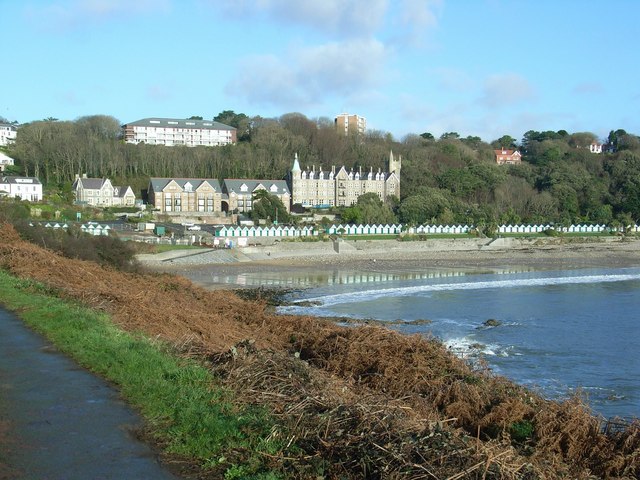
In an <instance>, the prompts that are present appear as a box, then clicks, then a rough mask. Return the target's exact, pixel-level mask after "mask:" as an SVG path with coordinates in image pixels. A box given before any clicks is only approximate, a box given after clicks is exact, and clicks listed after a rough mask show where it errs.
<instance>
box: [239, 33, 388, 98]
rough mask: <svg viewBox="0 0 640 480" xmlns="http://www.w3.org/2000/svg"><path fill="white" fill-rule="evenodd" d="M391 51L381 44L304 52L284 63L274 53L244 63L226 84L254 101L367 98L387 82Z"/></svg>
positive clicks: (365, 42)
mask: <svg viewBox="0 0 640 480" xmlns="http://www.w3.org/2000/svg"><path fill="white" fill-rule="evenodd" d="M386 56H387V52H386V50H385V48H384V46H383V45H382V44H381V43H380V42H378V41H376V40H353V41H347V42H343V43H328V44H325V45H320V46H314V47H308V48H299V49H296V50H293V51H291V52H288V54H287V55H286V58H287V60H286V61H284V60H282V59H281V58H278V57H276V56H274V55H263V56H254V57H250V58H246V59H244V60H243V61H242V62H241V64H240V68H239V73H238V74H236V75H234V80H233V81H232V82H230V83H229V84H228V85H227V86H226V92H227V93H228V94H229V95H233V96H238V97H244V98H246V100H248V101H249V102H251V103H255V104H262V105H273V106H279V107H283V108H285V107H287V108H288V107H291V106H295V107H296V108H297V109H298V108H300V107H303V106H304V107H308V106H310V105H317V104H319V103H322V102H323V101H324V100H325V99H326V98H328V97H335V96H338V97H342V98H344V97H350V96H360V97H362V96H363V95H364V96H367V94H368V93H370V91H371V90H373V89H375V87H376V86H377V85H378V84H379V83H380V82H381V81H382V78H383V65H384V60H385V57H386Z"/></svg>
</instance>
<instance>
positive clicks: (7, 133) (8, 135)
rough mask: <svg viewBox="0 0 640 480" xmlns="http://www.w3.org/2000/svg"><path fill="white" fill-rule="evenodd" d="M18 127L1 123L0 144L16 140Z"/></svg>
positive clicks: (3, 144) (7, 143)
mask: <svg viewBox="0 0 640 480" xmlns="http://www.w3.org/2000/svg"><path fill="white" fill-rule="evenodd" d="M17 135H18V129H17V128H16V127H15V125H11V124H8V123H0V146H5V145H9V144H10V143H13V142H15V140H16V136H17Z"/></svg>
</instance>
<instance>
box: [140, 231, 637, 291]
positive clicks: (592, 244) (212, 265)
mask: <svg viewBox="0 0 640 480" xmlns="http://www.w3.org/2000/svg"><path fill="white" fill-rule="evenodd" d="M361 243H362V242H361ZM427 244H428V245H427ZM240 251H241V252H242V251H243V250H242V249H240ZM244 252H247V253H243V254H242V261H233V262H217V261H215V259H214V260H213V261H212V260H211V259H210V258H208V257H207V256H206V255H200V256H191V257H190V258H189V260H188V261H186V260H185V261H181V259H180V257H179V254H176V255H178V256H177V257H176V258H175V259H172V260H171V261H154V259H153V258H152V257H149V256H147V257H146V258H145V259H144V260H143V262H142V263H143V265H145V266H146V267H148V268H149V269H151V270H154V271H162V272H168V273H174V274H177V275H181V276H184V277H186V278H189V279H190V280H192V281H194V282H195V283H197V284H199V285H203V286H205V287H207V288H225V287H236V286H256V285H259V284H260V283H259V281H260V278H263V279H266V280H267V281H268V279H269V278H273V277H283V276H289V277H292V278H297V277H303V276H307V277H309V276H314V275H315V276H326V275H331V274H334V275H335V273H336V272H363V273H382V274H384V273H398V274H410V273H416V274H418V273H425V272H442V271H466V272H484V271H486V272H491V271H496V270H502V271H504V270H508V271H526V270H567V269H584V268H626V267H638V266H640V240H638V239H635V238H624V239H623V238H617V237H610V238H607V237H605V238H596V239H594V238H585V239H571V240H570V241H567V240H558V239H536V240H527V241H519V240H515V241H514V240H509V241H506V242H503V243H502V244H498V245H496V244H495V242H494V243H493V244H492V245H489V246H487V244H486V243H482V242H481V241H476V242H472V241H463V242H461V241H457V240H456V239H449V240H436V241H428V242H394V241H370V242H367V245H366V246H363V247H359V249H352V250H349V251H346V252H343V253H336V252H335V251H333V250H332V249H331V248H330V246H325V247H324V248H321V246H315V245H312V246H310V248H305V246H304V245H301V244H297V245H296V244H289V245H287V244H286V243H282V244H280V245H271V246H263V247H250V248H247V249H246V250H244ZM249 279H251V281H249ZM294 281H295V280H294ZM249 283H250V285H249Z"/></svg>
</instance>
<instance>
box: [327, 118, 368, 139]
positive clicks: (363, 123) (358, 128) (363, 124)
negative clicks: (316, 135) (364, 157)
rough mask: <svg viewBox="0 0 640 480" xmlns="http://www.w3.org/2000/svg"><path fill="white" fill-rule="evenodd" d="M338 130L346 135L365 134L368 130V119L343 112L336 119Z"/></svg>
mask: <svg viewBox="0 0 640 480" xmlns="http://www.w3.org/2000/svg"><path fill="white" fill-rule="evenodd" d="M334 123H335V126H336V130H337V131H338V133H341V134H343V135H345V136H347V135H355V134H359V135H363V134H364V133H365V131H366V130H367V119H366V118H364V117H361V116H360V115H349V114H348V113H341V114H340V115H337V116H336V118H335V120H334Z"/></svg>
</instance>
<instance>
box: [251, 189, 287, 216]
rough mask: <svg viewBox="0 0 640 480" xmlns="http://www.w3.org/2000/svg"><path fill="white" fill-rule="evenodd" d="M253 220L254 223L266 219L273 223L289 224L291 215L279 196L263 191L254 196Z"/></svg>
mask: <svg viewBox="0 0 640 480" xmlns="http://www.w3.org/2000/svg"><path fill="white" fill-rule="evenodd" d="M251 218H252V219H253V220H254V221H255V220H259V219H264V220H270V221H271V222H273V223H275V222H278V223H289V213H288V212H287V209H286V208H285V206H284V204H283V203H282V200H280V198H279V197H278V196H276V195H272V194H271V193H269V192H268V191H266V190H262V189H261V190H258V191H257V192H255V193H254V195H253V204H252V206H251Z"/></svg>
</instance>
